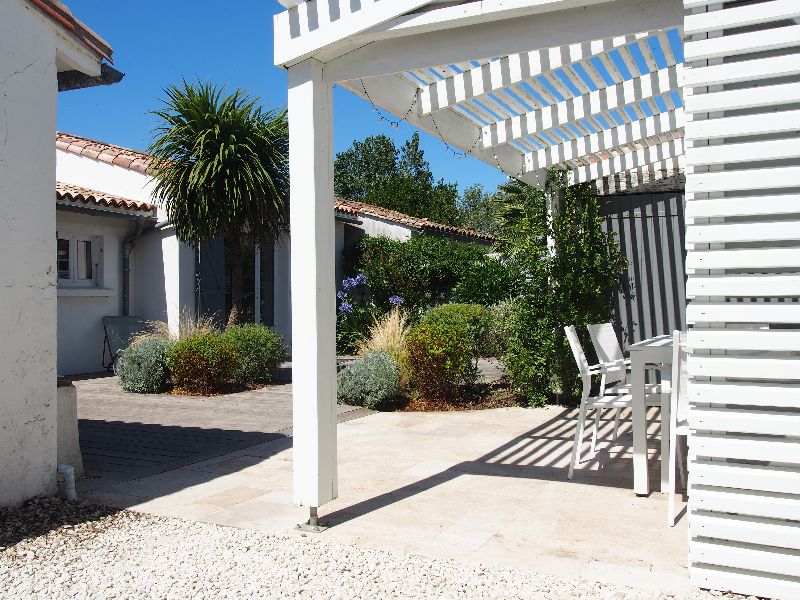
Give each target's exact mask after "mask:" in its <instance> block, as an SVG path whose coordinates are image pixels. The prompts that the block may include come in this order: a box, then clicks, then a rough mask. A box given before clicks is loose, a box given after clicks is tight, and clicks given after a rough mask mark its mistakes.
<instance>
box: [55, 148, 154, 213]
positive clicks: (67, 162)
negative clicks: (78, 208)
mask: <svg viewBox="0 0 800 600" xmlns="http://www.w3.org/2000/svg"><path fill="white" fill-rule="evenodd" d="M54 143H55V142H54ZM56 179H57V180H58V181H61V182H62V183H71V184H73V185H79V186H81V187H84V188H87V189H90V190H96V191H98V192H105V193H107V194H113V195H115V196H119V197H121V198H126V199H128V200H136V201H138V202H150V203H153V204H157V203H155V202H153V180H152V178H151V177H148V176H147V175H145V174H143V173H139V172H138V171H134V170H132V169H126V168H124V167H120V166H118V165H111V164H108V163H106V162H103V161H100V160H95V159H94V158H90V157H88V156H81V155H78V154H73V153H72V152H66V151H65V150H61V149H56ZM165 217H166V215H165V213H164V211H163V209H161V208H159V214H158V218H159V220H162V219H164V218H165Z"/></svg>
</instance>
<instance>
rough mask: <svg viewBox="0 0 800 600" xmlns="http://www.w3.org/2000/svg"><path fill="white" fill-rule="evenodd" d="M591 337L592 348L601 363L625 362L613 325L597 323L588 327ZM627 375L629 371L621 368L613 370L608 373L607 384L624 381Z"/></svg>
mask: <svg viewBox="0 0 800 600" xmlns="http://www.w3.org/2000/svg"><path fill="white" fill-rule="evenodd" d="M586 328H587V329H588V330H589V337H591V338H592V346H594V351H595V352H596V353H597V360H598V361H599V362H601V363H610V362H615V361H621V360H624V358H625V355H623V354H622V348H620V346H619V340H618V339H617V332H616V331H614V326H613V325H612V324H611V323H596V324H593V325H587V326H586ZM626 375H627V369H626V368H625V367H624V366H621V367H620V368H619V369H612V370H610V371H608V372H607V373H606V383H614V382H616V381H622V380H624V379H625V377H626Z"/></svg>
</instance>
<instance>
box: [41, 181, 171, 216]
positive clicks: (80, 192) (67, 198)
mask: <svg viewBox="0 0 800 600" xmlns="http://www.w3.org/2000/svg"><path fill="white" fill-rule="evenodd" d="M59 200H60V201H62V202H70V203H73V204H79V205H83V206H87V205H90V206H91V205H94V206H98V207H111V208H119V209H122V210H128V211H131V212H140V213H150V214H149V215H148V216H151V217H154V218H155V216H156V207H155V206H154V205H153V204H148V203H147V202H137V201H136V200H128V199H126V198H120V197H119V196H113V195H111V194H106V193H103V192H96V191H94V190H90V189H87V188H84V187H81V186H78V185H72V184H70V183H62V182H60V181H57V182H56V201H59Z"/></svg>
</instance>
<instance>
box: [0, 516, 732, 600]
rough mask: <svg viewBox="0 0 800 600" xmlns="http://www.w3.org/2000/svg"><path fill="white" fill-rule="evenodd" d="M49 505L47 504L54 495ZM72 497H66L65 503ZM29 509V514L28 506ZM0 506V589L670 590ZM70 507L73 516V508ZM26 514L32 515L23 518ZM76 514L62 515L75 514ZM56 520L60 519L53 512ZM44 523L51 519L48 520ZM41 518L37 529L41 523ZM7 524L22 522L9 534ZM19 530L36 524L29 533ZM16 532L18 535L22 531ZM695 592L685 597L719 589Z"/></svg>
mask: <svg viewBox="0 0 800 600" xmlns="http://www.w3.org/2000/svg"><path fill="white" fill-rule="evenodd" d="M45 504H46V506H45V509H46V510H45V511H44V512H47V510H50V511H51V512H52V506H54V503H53V502H52V501H47V502H46V503H45ZM71 506H73V507H74V505H71ZM31 514H32V515H33V516H31ZM41 514H42V510H41V508H40V509H39V510H38V512H36V511H35V512H34V513H30V514H27V513H26V515H23V517H20V516H19V513H17V514H16V516H12V517H9V516H8V515H9V513H8V512H6V513H5V520H4V518H3V517H4V515H3V513H2V512H0V526H2V527H5V531H4V532H2V533H4V534H5V544H3V540H4V538H3V536H2V535H0V598H2V599H3V600H6V599H9V600H10V599H15V600H16V599H23V598H24V599H26V600H29V599H38V598H47V599H48V600H49V599H53V598H58V599H62V598H80V599H85V598H86V599H94V598H116V599H123V598H137V599H139V598H153V599H156V598H158V599H179V598H192V599H203V598H208V599H210V598H214V599H217V598H236V599H240V598H244V599H246V598H326V599H333V598H369V599H383V598H404V599H405V598H448V599H449V598H454V599H455V598H498V599H500V598H502V599H511V598H535V599H537V600H538V599H541V600H545V599H547V600H550V599H567V598H569V599H573V598H580V599H587V600H595V599H603V600H605V599H609V600H610V599H613V600H628V599H634V598H636V599H639V598H642V599H644V598H646V599H648V600H665V599H667V598H676V596H669V595H654V594H653V593H652V592H645V591H641V590H635V589H633V588H623V587H615V586H610V585H604V584H599V583H594V582H589V581H583V580H571V579H564V578H559V577H551V576H546V575H541V574H536V573H530V572H524V571H515V570H511V569H497V568H488V567H480V566H475V565H471V564H465V563H459V562H456V561H452V560H442V559H430V558H423V557H419V556H406V555H402V554H395V553H390V552H385V551H379V550H373V549H368V548H362V547H358V546H349V545H344V544H334V543H328V542H326V541H325V540H324V538H323V537H320V536H317V535H313V536H312V535H309V536H305V537H303V536H300V535H292V536H276V535H268V534H265V533H261V532H257V531H249V530H243V529H234V528H229V527H220V526H216V525H210V524H206V523H197V522H192V521H183V520H180V519H170V518H162V517H154V516H150V515H143V514H139V513H134V512H130V511H122V512H119V513H116V514H112V515H110V516H100V517H99V518H98V516H97V514H95V513H91V514H90V515H89V516H90V518H94V519H95V520H90V521H86V522H81V523H78V524H75V525H61V526H60V527H57V528H54V529H51V531H49V532H47V533H44V534H40V535H36V534H37V533H39V532H40V531H42V530H44V529H47V527H46V526H42V525H41V523H42V521H49V517H48V516H47V515H46V516H45V517H44V518H43V517H42V516H41ZM73 517H74V515H73ZM26 519H27V521H28V523H32V522H34V521H35V522H36V524H35V525H33V526H31V527H27V526H26V525H25V521H26ZM81 520H82V519H75V518H73V519H71V520H70V519H66V521H67V522H72V523H77V522H78V521H81ZM52 521H53V524H57V523H60V522H63V521H59V520H58V518H55V519H52ZM51 526H52V525H51ZM37 527H38V531H37ZM14 528H17V529H27V530H28V533H22V534H18V535H16V537H15V535H14V531H13V530H14ZM25 535H34V537H27V538H25ZM23 538H24V539H23ZM716 596H717V595H716V594H715V595H713V596H712V595H711V594H709V593H706V592H700V591H698V592H696V593H694V594H693V596H692V598H693V600H704V599H706V598H709V599H710V598H712V597H716Z"/></svg>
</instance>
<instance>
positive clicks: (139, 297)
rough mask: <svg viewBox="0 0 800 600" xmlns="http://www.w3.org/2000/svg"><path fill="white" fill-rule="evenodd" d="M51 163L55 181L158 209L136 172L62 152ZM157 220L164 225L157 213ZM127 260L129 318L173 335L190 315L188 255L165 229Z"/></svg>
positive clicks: (191, 261)
mask: <svg viewBox="0 0 800 600" xmlns="http://www.w3.org/2000/svg"><path fill="white" fill-rule="evenodd" d="M77 133H80V132H77ZM56 162H57V167H56V173H57V179H58V181H61V182H64V183H71V184H74V185H80V186H82V187H85V188H88V189H91V190H96V191H99V192H106V193H108V194H114V195H116V196H120V197H122V198H126V199H129V200H137V201H140V202H151V203H154V204H158V203H156V202H154V200H153V198H152V192H153V181H152V179H151V178H150V177H148V176H147V175H144V174H142V173H139V172H138V171H132V170H130V169H125V168H123V167H120V166H118V165H110V164H108V163H105V162H102V161H99V160H95V159H93V158H89V157H87V156H79V155H77V154H72V153H71V152H65V151H63V150H57V151H56ZM158 219H159V220H165V219H166V213H165V211H164V210H163V209H162V208H161V207H159V209H158ZM131 256H132V257H131V273H132V275H131V277H132V281H131V305H130V314H132V315H138V316H141V317H144V318H146V319H150V320H154V321H164V322H166V323H168V324H169V327H170V329H171V330H172V331H174V332H177V330H178V320H179V317H180V313H181V311H183V310H188V311H190V312H193V311H194V288H195V258H194V250H193V249H192V248H191V247H189V246H186V245H184V244H181V243H179V242H178V240H177V238H176V237H175V230H174V229H173V228H171V227H166V228H162V229H159V230H153V229H151V230H148V231H146V232H145V233H144V235H143V236H142V237H141V238H139V240H137V242H136V248H135V249H134V251H133V254H132V255H131ZM120 268H121V267H120ZM134 282H135V283H134ZM59 326H60V325H59Z"/></svg>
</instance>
